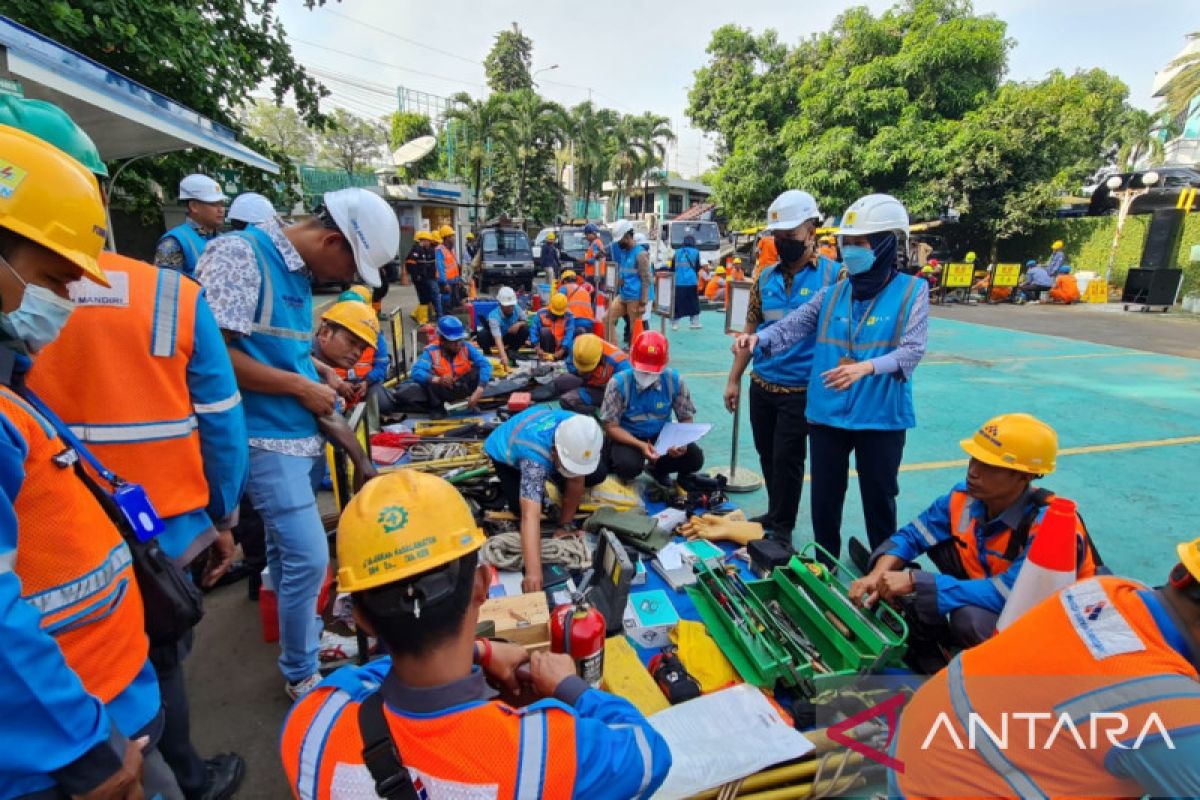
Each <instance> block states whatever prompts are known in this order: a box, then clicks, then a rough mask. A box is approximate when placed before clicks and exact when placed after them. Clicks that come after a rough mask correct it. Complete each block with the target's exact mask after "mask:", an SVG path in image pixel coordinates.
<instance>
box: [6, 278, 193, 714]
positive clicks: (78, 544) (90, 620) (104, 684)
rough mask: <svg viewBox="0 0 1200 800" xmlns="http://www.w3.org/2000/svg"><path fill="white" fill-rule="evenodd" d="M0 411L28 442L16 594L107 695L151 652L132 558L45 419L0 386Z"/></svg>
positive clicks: (106, 698) (92, 685) (17, 507)
mask: <svg viewBox="0 0 1200 800" xmlns="http://www.w3.org/2000/svg"><path fill="white" fill-rule="evenodd" d="M170 271H171V270H164V272H170ZM85 382H86V380H84V381H79V384H82V383H85ZM77 385H78V384H77ZM81 388H82V387H81ZM0 417H4V418H5V419H6V420H7V421H8V423H9V424H10V425H12V426H13V427H14V428H15V429H16V431H17V433H18V434H20V436H21V438H23V439H24V440H25V442H26V444H27V446H28V452H27V453H26V455H25V462H24V465H23V468H24V470H25V477H24V480H22V481H21V490H20V491H19V492H18V493H17V498H16V501H15V502H14V503H13V508H14V511H15V512H16V515H17V550H16V556H17V558H16V563H15V564H13V566H12V570H13V572H14V573H16V575H17V577H18V578H19V579H20V581H21V592H22V595H21V597H22V599H23V600H24V601H25V602H26V603H29V604H30V605H31V606H33V607H34V608H36V609H37V610H38V611H39V612H40V613H41V620H40V623H39V624H40V625H41V628H42V630H43V631H44V632H45V633H47V634H49V635H50V636H53V637H54V640H55V642H57V643H58V646H59V648H60V649H61V650H62V653H63V658H64V659H65V660H66V662H67V666H69V667H70V668H71V669H72V670H73V671H74V672H75V673H76V674H77V675H79V679H80V680H81V681H82V682H83V688H84V689H86V690H87V691H88V692H89V693H91V694H94V695H95V696H96V697H98V698H100V700H101V701H102V702H104V703H108V702H110V701H112V700H113V698H115V697H116V696H117V695H119V694H121V692H123V691H125V689H127V688H128V687H129V685H130V684H131V683H133V681H134V679H135V678H136V677H137V676H138V673H139V672H141V670H142V667H143V666H144V665H145V663H146V655H147V653H148V651H149V642H148V641H147V639H146V633H145V616H144V611H143V608H142V595H141V592H139V591H138V586H137V580H136V578H135V577H134V574H133V566H132V563H133V556H132V555H131V554H130V552H129V548H128V547H127V546H126V545H125V541H124V540H123V539H122V538H121V534H120V533H119V532H118V531H117V529H116V527H115V526H114V525H113V523H112V521H111V520H110V519H109V518H108V515H107V514H106V513H105V512H104V509H103V508H101V506H100V504H99V503H98V502H96V499H95V498H94V497H93V496H92V493H91V491H90V490H89V489H88V487H87V485H86V484H84V483H83V481H81V480H80V479H79V478H78V477H77V476H76V475H75V474H74V470H73V468H72V467H70V466H65V465H64V466H60V465H59V464H57V463H55V457H56V456H58V455H60V454H62V453H63V452H64V451H66V450H67V447H66V445H65V444H64V443H63V441H62V440H61V439H60V438H59V437H58V434H57V433H55V432H54V428H53V427H52V426H51V425H50V423H49V422H48V421H47V420H46V419H45V418H44V417H43V416H42V415H41V414H39V413H38V412H37V411H35V410H34V409H33V408H32V407H31V406H30V405H29V404H28V403H26V402H25V401H24V400H23V399H21V398H20V397H18V396H17V395H16V394H15V393H13V392H12V391H11V390H10V389H9V388H8V387H0Z"/></svg>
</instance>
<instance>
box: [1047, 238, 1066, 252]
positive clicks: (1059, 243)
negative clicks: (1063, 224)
mask: <svg viewBox="0 0 1200 800" xmlns="http://www.w3.org/2000/svg"><path fill="white" fill-rule="evenodd" d="M1050 249H1051V250H1062V249H1063V243H1062V239H1057V240H1055V242H1054V244H1052V245H1050Z"/></svg>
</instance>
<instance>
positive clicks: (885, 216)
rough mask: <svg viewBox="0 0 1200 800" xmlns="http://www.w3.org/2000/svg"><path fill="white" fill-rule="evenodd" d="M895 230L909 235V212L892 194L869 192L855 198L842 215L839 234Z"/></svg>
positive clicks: (858, 234)
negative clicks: (864, 195)
mask: <svg viewBox="0 0 1200 800" xmlns="http://www.w3.org/2000/svg"><path fill="white" fill-rule="evenodd" d="M884 231H894V232H895V233H902V234H904V235H905V236H908V212H907V211H906V210H905V209H904V204H903V203H901V202H900V201H899V200H897V199H896V198H894V197H892V196H891V195H890V194H869V195H867V196H866V197H860V198H858V199H857V200H855V201H854V202H853V203H852V204H851V205H850V207H849V208H848V209H846V215H845V216H844V217H842V224H841V227H840V228H838V236H839V237H842V236H866V235H867V234H869V233H883V232H884Z"/></svg>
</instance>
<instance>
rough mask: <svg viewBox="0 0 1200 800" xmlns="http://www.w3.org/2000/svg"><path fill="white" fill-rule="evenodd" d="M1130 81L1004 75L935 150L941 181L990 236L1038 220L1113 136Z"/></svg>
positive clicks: (969, 219)
mask: <svg viewBox="0 0 1200 800" xmlns="http://www.w3.org/2000/svg"><path fill="white" fill-rule="evenodd" d="M1127 94H1128V89H1127V88H1126V86H1125V84H1124V83H1122V82H1121V81H1120V80H1118V79H1117V78H1115V77H1113V76H1112V75H1109V74H1108V73H1106V72H1104V71H1103V70H1099V69H1094V70H1090V71H1087V72H1079V73H1076V74H1074V75H1070V76H1067V75H1064V74H1062V73H1061V72H1053V73H1051V74H1050V75H1049V76H1048V77H1047V78H1046V79H1045V80H1043V81H1040V82H1038V83H1036V84H1017V83H1009V84H1006V85H1004V86H1003V87H1001V88H1000V90H999V91H998V92H997V93H996V95H995V97H994V98H993V99H992V100H990V101H989V102H988V103H986V104H984V105H982V106H980V107H979V108H977V109H975V110H973V111H971V112H969V113H968V114H967V115H966V116H965V117H964V118H963V120H962V123H961V124H960V125H958V126H957V128H956V130H955V132H954V135H953V136H952V137H950V139H949V140H948V141H947V142H946V144H945V146H944V147H943V149H942V152H941V153H940V154H939V157H940V158H941V159H942V161H943V163H944V164H945V172H944V178H943V179H942V180H941V181H940V185H939V188H940V190H941V192H942V194H943V196H948V197H950V198H951V199H952V200H953V202H954V203H955V205H956V207H957V208H958V209H959V210H960V211H961V212H962V213H963V220H964V222H965V223H966V224H967V225H968V226H970V227H971V228H973V229H975V230H976V231H978V232H980V233H983V234H984V235H986V236H987V237H988V238H990V239H991V241H992V252H993V254H994V253H995V245H996V242H997V241H998V240H1000V239H1004V238H1007V237H1010V236H1012V235H1014V234H1016V233H1019V232H1023V231H1025V230H1028V229H1029V228H1030V227H1032V226H1034V225H1035V224H1037V221H1038V218H1039V217H1042V216H1045V215H1046V214H1047V213H1049V212H1051V211H1053V210H1054V208H1055V207H1056V206H1057V204H1058V203H1059V197H1060V196H1061V195H1062V194H1064V193H1066V192H1068V191H1070V190H1072V189H1073V188H1074V187H1076V186H1078V185H1079V184H1080V182H1081V181H1082V179H1083V178H1085V177H1086V176H1087V175H1088V174H1089V173H1091V172H1092V171H1094V170H1095V169H1096V167H1098V166H1100V163H1101V161H1102V154H1103V153H1104V152H1105V151H1112V150H1114V149H1115V148H1116V145H1117V144H1118V137H1119V135H1120V133H1121V126H1120V122H1121V120H1122V118H1123V117H1124V115H1125V113H1126V109H1127V106H1126V105H1125V97H1126V95H1127Z"/></svg>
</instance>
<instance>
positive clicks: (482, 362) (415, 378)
mask: <svg viewBox="0 0 1200 800" xmlns="http://www.w3.org/2000/svg"><path fill="white" fill-rule="evenodd" d="M438 349H440V348H439V347H438V346H437V345H430V346H429V347H426V348H425V349H424V350H422V351H421V355H420V356H418V357H417V360H416V361H415V362H413V367H412V372H411V373H409V380H411V381H412V382H413V383H419V384H420V385H422V386H426V385H428V384H429V381H430V380H431V379H432V378H433V377H434V368H433V351H434V350H438ZM461 353H465V354H466V359H465V360H466V361H467V362H468V363H469V364H470V365H471V367H473V368H476V369H478V370H479V384H480V385H481V386H482V385H483V384H485V383H487V382H488V381H490V380H491V379H492V362H491V361H488V358H487V356H485V355H484V354H483V353H482V352H481V351H480V349H479V348H478V347H476V346H475V345H473V344H471V343H470V342H463V349H462V351H461ZM460 355H461V354H460ZM442 357H443V358H445V356H444V355H443V356H442ZM458 360H460V359H455V361H458ZM446 361H447V362H451V359H448V358H447V359H446ZM451 363H454V362H451ZM469 371H470V370H463V373H462V374H465V373H466V372H469ZM455 372H456V373H457V370H455ZM462 374H455V375H454V377H455V378H460V377H462Z"/></svg>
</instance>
